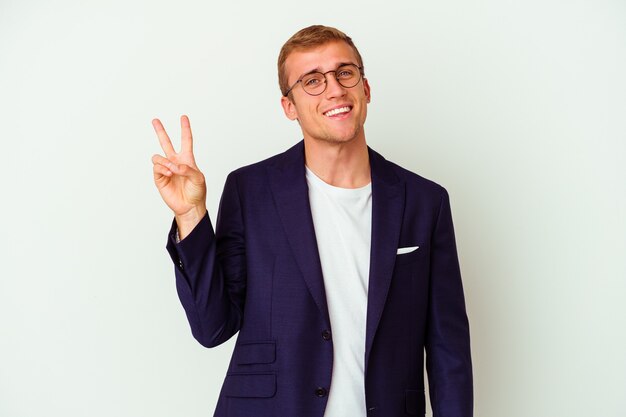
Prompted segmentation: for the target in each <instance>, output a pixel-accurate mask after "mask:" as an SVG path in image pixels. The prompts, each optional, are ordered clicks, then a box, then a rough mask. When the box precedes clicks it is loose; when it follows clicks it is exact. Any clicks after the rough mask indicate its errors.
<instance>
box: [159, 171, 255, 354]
mask: <svg viewBox="0 0 626 417" xmlns="http://www.w3.org/2000/svg"><path fill="white" fill-rule="evenodd" d="M176 231H177V226H176V221H175V220H174V221H173V223H172V228H171V229H170V232H169V235H168V242H167V250H168V252H169V254H170V256H171V258H172V260H173V261H174V265H175V267H174V270H175V274H176V289H177V292H178V297H179V299H180V302H181V303H182V305H183V308H184V310H185V313H186V315H187V320H188V321H189V325H190V326H191V332H192V334H193V336H194V337H195V338H196V340H198V342H200V344H202V345H203V346H206V347H214V346H217V345H219V344H221V343H224V342H225V341H227V340H228V339H230V338H231V337H232V336H233V335H234V334H235V333H237V331H239V329H240V328H241V323H242V318H243V310H244V300H245V295H246V251H245V241H244V226H243V217H242V210H241V201H240V199H239V191H238V188H237V181H236V178H235V176H234V175H233V174H230V175H229V176H228V178H227V179H226V184H225V186H224V192H223V193H222V198H221V201H220V208H219V213H218V220H217V227H216V232H214V231H213V226H212V224H211V220H210V219H209V216H208V213H207V214H205V216H204V218H203V219H202V220H201V221H200V223H198V225H196V227H195V228H194V229H193V230H192V232H191V233H190V234H189V235H188V236H187V237H185V239H183V240H182V241H180V243H176Z"/></svg>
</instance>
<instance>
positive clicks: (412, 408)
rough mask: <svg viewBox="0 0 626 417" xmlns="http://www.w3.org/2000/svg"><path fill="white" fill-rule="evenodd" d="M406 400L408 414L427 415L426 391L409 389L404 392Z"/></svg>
mask: <svg viewBox="0 0 626 417" xmlns="http://www.w3.org/2000/svg"><path fill="white" fill-rule="evenodd" d="M404 395H405V399H406V413H407V414H408V415H410V416H423V415H424V414H426V399H425V398H424V391H418V390H413V389H408V390H406V391H405V392H404Z"/></svg>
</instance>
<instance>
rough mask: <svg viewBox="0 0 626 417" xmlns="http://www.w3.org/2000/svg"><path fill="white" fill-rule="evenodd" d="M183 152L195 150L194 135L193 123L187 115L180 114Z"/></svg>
mask: <svg viewBox="0 0 626 417" xmlns="http://www.w3.org/2000/svg"><path fill="white" fill-rule="evenodd" d="M180 131H181V138H180V139H181V140H180V146H181V152H193V136H192V135H191V123H189V117H187V116H186V115H182V116H180Z"/></svg>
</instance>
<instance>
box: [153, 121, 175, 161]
mask: <svg viewBox="0 0 626 417" xmlns="http://www.w3.org/2000/svg"><path fill="white" fill-rule="evenodd" d="M152 127H154V131H155V132H156V134H157V136H158V138H159V144H160V145H161V149H163V152H165V156H167V157H168V158H169V157H171V156H173V155H175V154H176V151H175V150H174V147H173V146H172V141H171V140H170V138H169V136H167V132H166V131H165V128H164V127H163V124H162V123H161V121H160V120H159V119H153V120H152Z"/></svg>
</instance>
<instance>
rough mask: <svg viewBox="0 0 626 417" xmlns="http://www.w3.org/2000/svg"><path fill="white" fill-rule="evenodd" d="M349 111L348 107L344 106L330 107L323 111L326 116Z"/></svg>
mask: <svg viewBox="0 0 626 417" xmlns="http://www.w3.org/2000/svg"><path fill="white" fill-rule="evenodd" d="M349 111H350V107H348V106H346V107H340V108H338V109H332V110H329V111H327V112H326V113H324V114H325V115H326V116H329V117H330V116H334V115H336V114H340V113H347V112H349Z"/></svg>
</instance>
